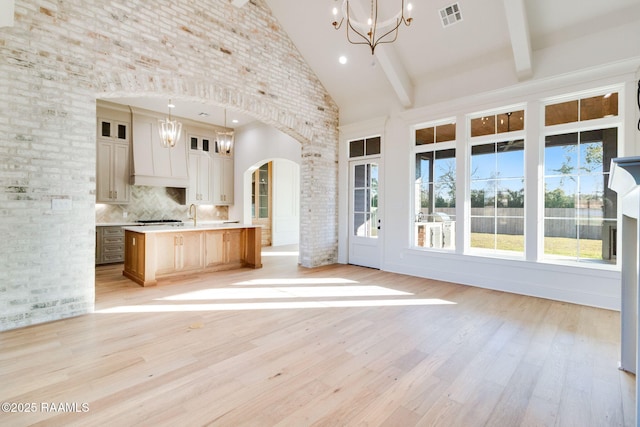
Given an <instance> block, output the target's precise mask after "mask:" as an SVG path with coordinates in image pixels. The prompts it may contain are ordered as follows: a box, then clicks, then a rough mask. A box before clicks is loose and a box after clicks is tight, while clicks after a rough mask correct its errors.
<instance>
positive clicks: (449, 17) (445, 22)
mask: <svg viewBox="0 0 640 427" xmlns="http://www.w3.org/2000/svg"><path fill="white" fill-rule="evenodd" d="M440 19H442V26H443V27H445V28H446V27H448V26H449V25H453V24H455V23H456V22H459V21H462V15H461V14H460V6H459V5H458V3H454V4H452V5H451V6H447V7H445V8H443V9H440Z"/></svg>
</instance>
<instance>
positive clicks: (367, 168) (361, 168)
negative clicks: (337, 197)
mask: <svg viewBox="0 0 640 427" xmlns="http://www.w3.org/2000/svg"><path fill="white" fill-rule="evenodd" d="M350 169H351V171H350V184H351V185H350V189H351V190H350V209H349V211H350V221H349V222H350V230H349V234H350V236H351V237H350V239H349V263H350V264H356V265H364V266H367V267H373V268H379V265H380V261H379V258H380V250H379V244H378V235H379V230H380V228H381V219H380V218H379V216H378V212H379V191H378V190H379V185H380V180H379V171H380V167H379V164H378V162H377V161H372V160H361V161H354V162H351V167H350Z"/></svg>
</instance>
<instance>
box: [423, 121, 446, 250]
mask: <svg viewBox="0 0 640 427" xmlns="http://www.w3.org/2000/svg"><path fill="white" fill-rule="evenodd" d="M455 130H456V125H455V123H446V124H442V125H438V126H431V127H425V128H420V129H416V131H415V137H416V139H415V145H416V150H415V151H416V153H415V163H414V167H415V179H414V184H415V188H414V211H415V218H414V222H415V224H414V230H413V231H414V237H413V239H414V246H417V247H422V248H439V249H455V218H456V150H455V138H456V132H455Z"/></svg>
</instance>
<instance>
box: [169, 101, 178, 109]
mask: <svg viewBox="0 0 640 427" xmlns="http://www.w3.org/2000/svg"><path fill="white" fill-rule="evenodd" d="M167 107H169V108H176V106H175V105H174V104H172V103H171V102H169V104H168V105H167Z"/></svg>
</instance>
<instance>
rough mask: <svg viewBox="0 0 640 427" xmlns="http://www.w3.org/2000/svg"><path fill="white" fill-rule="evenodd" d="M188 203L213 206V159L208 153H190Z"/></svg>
mask: <svg viewBox="0 0 640 427" xmlns="http://www.w3.org/2000/svg"><path fill="white" fill-rule="evenodd" d="M187 203H189V204H191V203H195V204H201V205H205V204H211V158H210V157H209V155H208V154H206V153H205V154H202V153H189V187H188V188H187Z"/></svg>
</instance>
